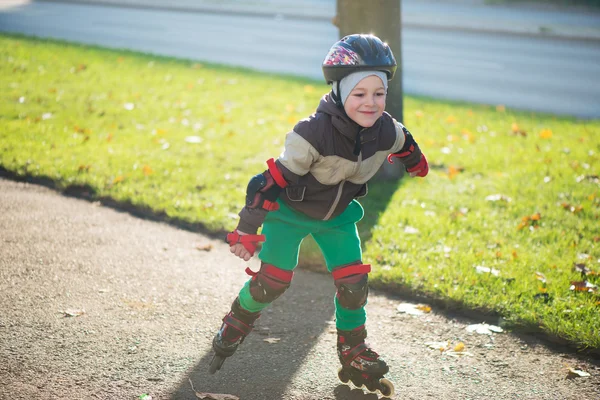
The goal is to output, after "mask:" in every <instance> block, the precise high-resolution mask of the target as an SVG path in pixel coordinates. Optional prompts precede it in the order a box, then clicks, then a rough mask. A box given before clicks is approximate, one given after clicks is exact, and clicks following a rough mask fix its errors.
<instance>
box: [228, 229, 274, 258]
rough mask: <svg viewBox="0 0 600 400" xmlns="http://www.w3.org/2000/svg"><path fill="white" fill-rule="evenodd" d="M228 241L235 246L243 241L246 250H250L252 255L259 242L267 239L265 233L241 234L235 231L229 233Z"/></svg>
mask: <svg viewBox="0 0 600 400" xmlns="http://www.w3.org/2000/svg"><path fill="white" fill-rule="evenodd" d="M226 241H227V243H229V246H230V247H231V246H233V245H235V244H237V243H241V244H242V245H243V246H244V248H245V249H246V250H248V251H249V252H250V255H252V256H253V255H254V252H255V251H256V247H257V245H258V243H261V242H264V241H265V235H240V234H239V233H237V232H235V231H233V232H229V233H228V234H227V239H226Z"/></svg>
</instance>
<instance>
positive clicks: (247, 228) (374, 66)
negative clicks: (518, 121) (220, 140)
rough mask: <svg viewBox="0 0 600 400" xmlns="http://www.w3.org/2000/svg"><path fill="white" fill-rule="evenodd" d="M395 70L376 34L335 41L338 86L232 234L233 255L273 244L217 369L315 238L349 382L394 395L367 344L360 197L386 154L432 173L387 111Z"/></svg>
mask: <svg viewBox="0 0 600 400" xmlns="http://www.w3.org/2000/svg"><path fill="white" fill-rule="evenodd" d="M395 71H396V60H395V59H394V56H393V54H392V52H391V50H390V48H389V47H388V45H387V44H386V43H383V42H382V41H381V40H380V39H379V38H377V37H375V36H373V35H358V34H356V35H349V36H346V37H344V38H343V39H341V40H340V41H338V42H336V43H335V44H334V45H333V46H332V47H331V49H330V51H329V53H328V54H327V56H326V57H325V60H324V61H323V73H324V75H325V79H326V80H327V83H328V84H331V85H332V91H331V92H330V93H329V94H327V95H325V96H324V97H323V98H322V99H321V102H320V104H319V106H318V108H317V111H316V113H315V114H313V115H311V116H310V117H309V118H307V119H304V120H302V121H300V122H299V123H298V124H297V125H296V126H295V127H294V130H293V131H292V132H290V133H288V134H287V136H286V141H285V147H284V150H283V153H282V154H281V155H280V156H279V158H278V159H277V160H273V159H270V160H268V161H267V165H268V169H267V170H266V171H265V172H263V173H262V174H258V175H256V176H254V177H253V178H252V179H251V180H250V182H249V184H248V188H247V192H246V205H245V207H244V208H243V209H242V211H241V212H240V221H239V223H238V226H237V228H236V230H235V231H233V232H231V233H230V234H228V235H227V241H228V242H229V244H230V246H231V248H230V250H231V252H232V253H234V254H235V255H236V256H238V257H240V258H242V259H244V260H245V261H248V260H249V259H250V258H251V257H252V256H253V255H254V251H255V250H256V246H257V244H258V243H259V242H264V244H263V246H262V249H261V251H260V253H259V255H258V257H259V258H260V260H261V267H260V270H259V271H258V272H257V273H254V272H252V271H250V270H249V269H247V270H246V271H247V272H248V273H249V274H250V275H252V278H251V279H250V280H249V281H248V282H247V283H246V285H245V286H244V287H243V288H242V290H241V291H240V293H239V296H238V297H237V298H236V299H235V301H234V302H233V305H232V307H231V311H230V312H229V313H228V314H227V315H226V316H225V318H224V319H223V325H222V326H221V329H220V330H219V332H218V333H217V335H216V336H215V338H214V340H213V348H214V350H215V357H214V359H213V362H212V363H211V367H210V372H211V373H214V372H215V371H216V370H218V369H220V367H221V365H222V363H223V361H224V359H225V358H226V357H229V356H231V355H232V354H233V353H234V352H235V350H236V348H237V346H238V345H239V344H240V343H241V342H242V341H243V339H244V338H245V337H246V335H248V334H249V333H250V331H251V330H252V328H253V323H254V321H256V319H257V318H258V317H259V316H260V312H261V310H262V309H263V308H265V307H266V306H267V305H268V304H270V303H271V302H272V301H273V300H275V299H276V298H277V297H279V296H280V295H281V294H283V292H284V291H285V290H286V289H287V288H288V287H289V286H290V283H291V281H292V277H293V274H294V273H293V269H294V268H295V267H296V265H297V263H298V251H299V248H300V244H301V242H302V240H303V239H304V237H306V236H307V235H312V237H313V238H314V240H315V241H316V243H317V244H318V245H319V247H320V248H321V250H322V252H323V255H324V257H325V261H326V264H327V269H328V270H329V271H330V272H332V274H333V279H334V283H335V286H336V288H337V292H336V296H335V299H334V302H335V309H336V327H337V332H338V340H337V352H338V357H339V359H340V362H341V363H342V369H340V372H339V374H338V375H339V377H340V379H341V380H342V381H343V382H348V380H352V382H353V383H354V384H355V385H357V386H361V385H362V384H364V385H366V386H367V389H369V390H371V391H375V390H379V391H380V392H382V393H383V394H384V395H387V396H391V394H392V393H393V385H392V384H391V382H389V381H388V380H387V379H381V378H382V377H383V375H384V374H386V373H387V372H388V370H389V368H388V366H387V364H386V363H385V362H384V361H383V360H382V359H381V358H379V356H378V354H377V353H375V352H374V351H373V350H371V349H370V348H369V347H368V346H367V345H366V344H365V338H366V336H367V332H366V329H365V322H366V312H365V308H364V307H365V304H366V303H367V296H368V273H369V272H370V270H371V267H370V265H367V264H363V263H362V252H361V247H360V238H359V237H358V232H357V229H356V223H357V222H358V221H359V220H360V219H361V218H362V217H363V215H364V211H363V209H362V207H361V205H360V204H359V203H358V201H357V200H356V198H359V197H362V196H365V195H366V194H367V181H368V180H369V179H370V178H371V177H373V175H375V173H376V172H377V171H378V170H379V168H380V167H381V165H382V164H383V163H384V162H385V160H386V158H387V160H388V161H389V162H393V161H392V159H393V158H394V157H398V158H399V160H400V162H402V163H403V164H404V166H405V168H406V170H407V172H408V173H409V174H410V175H411V176H420V177H424V176H425V175H427V172H428V170H429V168H428V164H427V160H426V158H425V156H424V155H423V154H422V152H421V150H420V149H419V146H418V145H417V143H416V142H415V141H414V139H413V137H412V135H411V134H410V132H408V130H407V129H406V128H404V126H403V125H402V124H400V123H398V122H397V121H396V120H394V119H393V118H392V117H391V116H390V115H389V114H387V113H386V112H384V109H385V100H386V95H387V87H388V80H391V79H392V78H393V76H394V73H395ZM261 225H262V232H261V234H260V235H257V231H258V229H259V227H260V226H261Z"/></svg>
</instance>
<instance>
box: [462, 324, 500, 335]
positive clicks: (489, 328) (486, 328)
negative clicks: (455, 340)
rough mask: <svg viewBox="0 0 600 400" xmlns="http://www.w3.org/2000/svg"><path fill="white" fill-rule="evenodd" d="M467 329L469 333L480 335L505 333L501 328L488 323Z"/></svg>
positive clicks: (474, 325)
mask: <svg viewBox="0 0 600 400" xmlns="http://www.w3.org/2000/svg"><path fill="white" fill-rule="evenodd" d="M466 329H467V332H475V333H479V334H480V335H491V334H492V333H493V332H496V333H500V332H504V330H503V329H502V328H500V327H499V326H495V325H488V324H486V323H483V324H473V325H469V326H467V328H466Z"/></svg>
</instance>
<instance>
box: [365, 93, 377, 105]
mask: <svg viewBox="0 0 600 400" xmlns="http://www.w3.org/2000/svg"><path fill="white" fill-rule="evenodd" d="M365 97H366V101H365V105H367V106H373V105H375V95H373V96H365Z"/></svg>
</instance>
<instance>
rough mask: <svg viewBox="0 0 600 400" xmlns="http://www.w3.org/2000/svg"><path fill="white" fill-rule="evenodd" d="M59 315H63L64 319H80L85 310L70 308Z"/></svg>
mask: <svg viewBox="0 0 600 400" xmlns="http://www.w3.org/2000/svg"><path fill="white" fill-rule="evenodd" d="M61 313H63V314H64V315H65V317H80V316H82V315H83V314H85V310H79V309H73V308H70V309H68V310H64V311H61Z"/></svg>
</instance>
